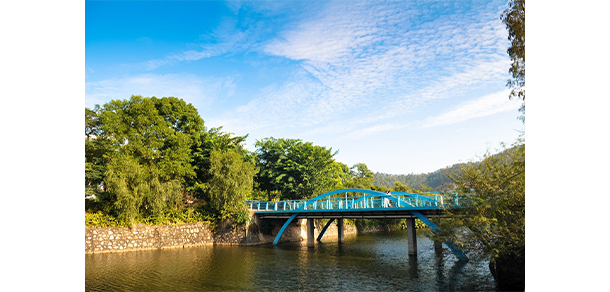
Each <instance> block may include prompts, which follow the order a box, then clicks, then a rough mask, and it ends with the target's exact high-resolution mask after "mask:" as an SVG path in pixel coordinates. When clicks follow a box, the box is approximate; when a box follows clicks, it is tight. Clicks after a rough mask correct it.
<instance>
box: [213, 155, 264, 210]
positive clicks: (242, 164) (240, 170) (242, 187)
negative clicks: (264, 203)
mask: <svg viewBox="0 0 610 292" xmlns="http://www.w3.org/2000/svg"><path fill="white" fill-rule="evenodd" d="M208 172H209V175H210V177H211V178H210V180H209V183H208V184H207V186H208V187H207V190H206V191H207V193H208V194H209V198H210V206H211V208H212V209H213V210H214V211H215V213H216V214H219V215H220V217H221V218H223V219H224V218H227V217H232V215H233V214H236V215H239V214H241V213H243V211H245V205H244V202H245V201H246V198H247V196H248V195H249V194H250V192H252V185H253V177H254V175H255V173H256V170H255V168H254V165H252V164H251V163H249V162H247V161H244V160H243V159H242V157H241V155H239V153H237V151H235V150H227V151H220V150H213V151H212V152H211V155H210V169H209V170H208ZM240 212H241V213H240ZM237 217H238V218H241V217H243V215H242V216H241V217H240V216H237ZM241 219H243V218H241Z"/></svg>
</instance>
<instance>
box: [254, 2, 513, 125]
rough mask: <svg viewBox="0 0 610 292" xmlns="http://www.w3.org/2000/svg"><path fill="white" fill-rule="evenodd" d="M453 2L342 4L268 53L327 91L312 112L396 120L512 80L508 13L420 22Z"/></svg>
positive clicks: (328, 9)
mask: <svg viewBox="0 0 610 292" xmlns="http://www.w3.org/2000/svg"><path fill="white" fill-rule="evenodd" d="M445 4H446V3H439V4H434V3H432V4H429V3H426V4H425V5H422V6H421V7H418V6H417V5H418V4H417V3H404V2H393V3H387V4H380V3H377V2H359V3H353V2H349V3H346V2H335V3H332V4H330V5H328V7H326V10H325V11H323V12H322V13H320V15H318V16H315V17H311V18H309V19H306V20H305V21H303V22H301V23H299V24H298V25H296V26H295V27H294V28H292V29H289V30H287V31H284V32H282V33H280V34H279V37H277V38H276V39H273V40H271V41H269V42H268V43H266V45H264V46H263V50H264V52H265V53H268V54H271V55H277V56H283V57H286V58H289V59H292V60H297V61H300V62H301V65H302V67H303V69H305V70H306V71H307V72H309V73H310V74H311V76H313V77H314V78H315V79H316V80H318V81H319V82H320V83H321V84H323V85H324V86H325V87H326V90H325V92H324V93H323V95H325V96H326V98H325V99H324V100H323V101H321V102H320V103H318V105H317V106H318V108H315V107H314V108H312V109H313V111H315V112H318V113H319V114H320V115H332V114H341V113H345V112H348V111H353V110H365V109H367V108H371V107H372V108H380V107H382V108H384V110H383V111H382V112H383V113H384V114H383V115H380V114H378V113H379V111H378V110H373V111H372V112H375V113H374V114H373V115H371V116H369V117H367V118H368V119H369V120H371V121H372V120H376V119H383V118H387V117H393V116H396V115H400V114H402V113H404V112H405V111H408V110H411V109H414V108H416V107H418V106H420V105H421V104H422V103H425V102H426V101H428V100H432V99H442V98H447V97H451V96H452V95H454V94H455V93H456V92H461V91H464V90H469V89H473V88H476V87H480V86H481V85H482V84H484V83H485V82H490V81H493V82H495V81H497V80H498V78H500V79H502V78H504V76H505V75H506V72H507V68H508V67H507V65H508V61H507V57H506V43H507V41H506V32H505V31H506V29H505V28H504V27H503V26H502V23H501V22H500V20H499V19H498V17H497V14H494V13H496V12H497V13H499V11H501V10H500V8H497V9H496V10H498V11H495V10H493V11H491V12H485V13H481V12H480V11H472V12H469V13H467V14H459V15H457V14H452V13H451V11H449V12H448V13H445V14H443V13H441V16H438V17H437V18H434V19H430V20H429V21H424V22H422V23H420V18H421V17H428V15H427V14H426V13H424V12H422V11H421V10H422V9H430V10H439V11H441V12H443V11H445V10H444V9H446V8H445V7H444V5H445ZM338 11H341V13H338ZM445 12H446V11H445ZM405 93H406V94H405Z"/></svg>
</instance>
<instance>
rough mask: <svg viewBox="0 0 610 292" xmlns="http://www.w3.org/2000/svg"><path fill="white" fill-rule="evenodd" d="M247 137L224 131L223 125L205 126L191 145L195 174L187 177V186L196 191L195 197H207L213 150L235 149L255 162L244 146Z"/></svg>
mask: <svg viewBox="0 0 610 292" xmlns="http://www.w3.org/2000/svg"><path fill="white" fill-rule="evenodd" d="M246 138H247V135H246V136H234V134H233V133H228V132H223V131H222V127H218V128H210V129H206V128H205V127H204V129H203V131H202V132H201V135H200V136H199V139H198V140H196V141H195V143H194V144H193V145H192V147H191V151H192V158H193V161H192V165H193V169H194V171H195V175H194V176H193V177H189V178H188V179H187V188H188V190H190V191H193V192H195V197H197V198H199V199H203V198H205V195H206V193H205V192H206V191H205V190H206V189H207V187H208V186H207V184H208V182H209V181H210V179H211V178H212V177H211V175H210V172H209V169H210V155H211V153H212V151H214V150H219V151H228V150H233V151H235V152H237V153H239V154H240V156H241V157H242V158H243V159H244V160H246V161H250V162H251V163H253V164H254V159H253V157H252V155H251V154H250V153H249V152H248V151H247V150H246V149H244V146H243V143H244V141H245V140H246Z"/></svg>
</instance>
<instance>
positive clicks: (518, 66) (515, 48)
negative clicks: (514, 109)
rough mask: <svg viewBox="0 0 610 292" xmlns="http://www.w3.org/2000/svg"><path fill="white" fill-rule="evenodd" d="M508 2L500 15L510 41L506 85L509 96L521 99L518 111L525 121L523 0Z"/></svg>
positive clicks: (510, 0)
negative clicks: (509, 62)
mask: <svg viewBox="0 0 610 292" xmlns="http://www.w3.org/2000/svg"><path fill="white" fill-rule="evenodd" d="M508 4H509V6H510V7H509V8H508V9H506V10H504V13H503V14H502V16H501V19H502V22H503V23H504V24H505V25H506V29H507V30H508V40H510V42H511V45H510V47H509V48H508V51H507V52H508V55H509V56H510V59H511V61H512V64H511V67H510V69H509V72H510V73H511V74H512V79H510V80H508V83H507V86H508V87H509V88H512V89H511V92H510V96H509V98H511V99H512V98H514V97H516V98H518V99H521V100H523V103H522V104H521V108H520V109H519V111H520V112H522V113H523V115H522V116H521V117H520V119H521V120H522V121H523V122H524V123H525V0H509V1H508Z"/></svg>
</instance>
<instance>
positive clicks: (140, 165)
mask: <svg viewBox="0 0 610 292" xmlns="http://www.w3.org/2000/svg"><path fill="white" fill-rule="evenodd" d="M100 118H101V130H102V133H103V134H104V135H105V136H106V137H107V138H108V139H109V140H110V141H111V142H112V144H113V146H115V147H116V149H117V150H116V151H113V152H112V153H110V155H109V158H110V162H109V163H108V166H107V171H106V173H105V176H106V180H107V186H108V190H109V195H110V198H109V199H110V200H112V201H114V202H115V207H116V208H117V210H118V212H119V214H120V216H121V217H122V218H123V219H125V220H131V219H133V218H134V217H136V216H139V215H150V214H152V215H155V214H158V213H159V212H162V211H163V210H164V209H167V208H175V207H177V205H178V204H179V202H180V201H181V198H182V191H183V183H184V182H185V180H186V179H187V178H188V177H192V176H194V175H195V172H194V170H193V167H192V165H191V160H192V158H191V147H192V144H193V143H196V141H197V140H198V139H199V135H200V133H201V131H202V130H203V119H201V117H200V116H199V114H198V113H197V110H196V109H195V107H193V105H192V104H186V102H184V101H183V100H181V99H178V98H175V97H163V98H156V97H152V98H143V97H141V96H132V97H131V99H129V100H112V101H110V102H109V103H106V104H105V105H104V106H103V110H102V113H101V115H100Z"/></svg>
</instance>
